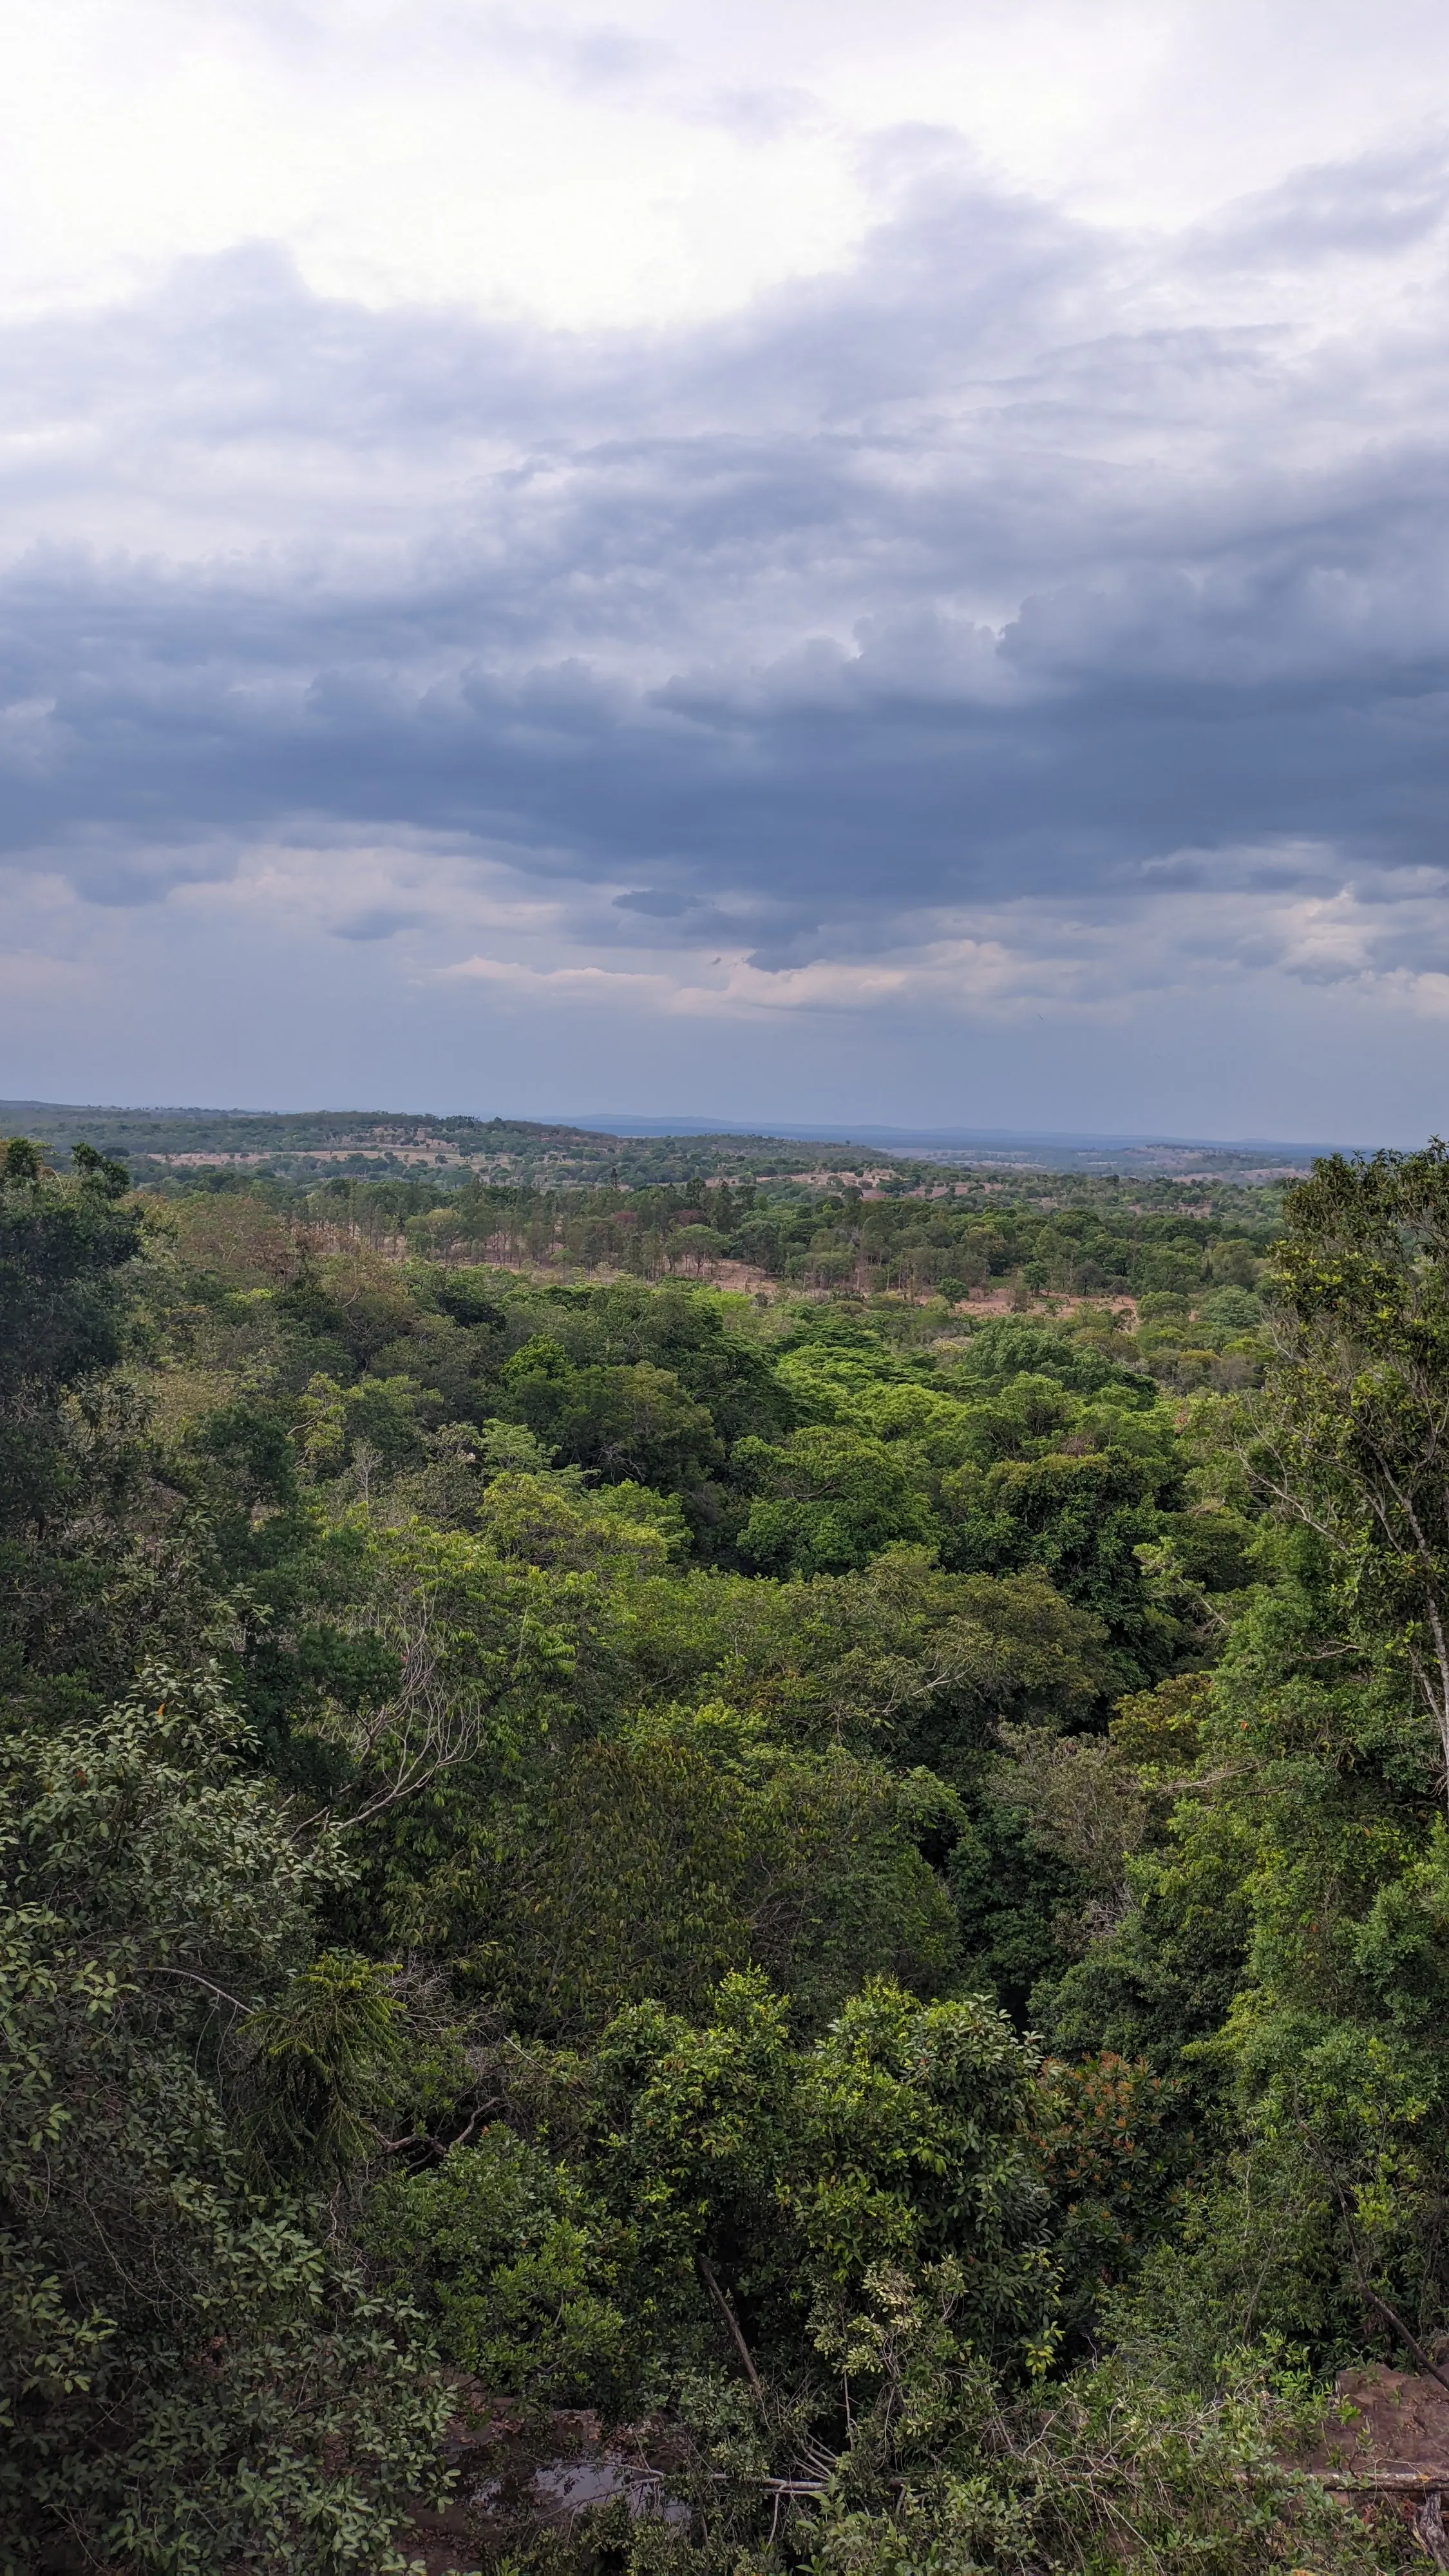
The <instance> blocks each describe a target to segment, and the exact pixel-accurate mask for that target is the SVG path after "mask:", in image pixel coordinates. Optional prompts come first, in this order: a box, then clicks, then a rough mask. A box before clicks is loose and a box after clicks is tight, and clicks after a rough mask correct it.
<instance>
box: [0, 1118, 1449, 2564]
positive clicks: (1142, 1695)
mask: <svg viewBox="0 0 1449 2576" xmlns="http://www.w3.org/2000/svg"><path fill="white" fill-rule="evenodd" d="M367 1189H370V1190H371V1191H372V1192H373V1195H372V1196H371V1197H370V1198H369V1197H367V1196H365V1195H360V1192H364V1191H365V1190H367ZM389 1190H391V1191H392V1192H393V1196H392V1198H391V1199H388V1197H387V1195H386V1194H387V1192H388V1191H389ZM410 1190H411V1191H413V1192H414V1196H413V1199H412V1200H411V1201H410V1200H409V1197H408V1195H407V1194H408V1192H409V1191H410ZM328 1191H330V1193H331V1194H330V1195H328ZM1068 1196H1069V1194H1067V1193H1065V1192H1064V1193H1063V1197H1064V1199H1066V1198H1068ZM646 1197H648V1198H650V1200H651V1204H650V1206H648V1207H643V1206H641V1204H640V1202H641V1201H642V1200H644V1199H645V1198H646ZM1040 1197H1041V1194H1040V1193H1038V1194H1037V1199H1036V1200H1034V1201H1032V1200H1020V1201H1013V1200H1012V1199H1011V1198H1010V1196H1009V1194H1005V1195H1003V1194H1001V1193H999V1192H998V1193H997V1194H996V1195H995V1196H993V1197H992V1198H991V1199H990V1201H989V1202H988V1201H987V1200H986V1198H985V1197H984V1196H982V1197H981V1198H980V1199H979V1200H978V1201H977V1202H976V1203H972V1202H971V1201H970V1199H969V1198H968V1200H967V1202H966V1203H964V1204H957V1203H955V1202H954V1201H953V1202H952V1203H950V1204H949V1205H947V1204H945V1203H943V1202H939V1201H933V1200H929V1199H915V1200H911V1199H908V1198H906V1197H904V1196H903V1195H899V1194H898V1195H897V1196H895V1197H891V1196H886V1197H883V1198H880V1199H877V1200H874V1201H871V1200H866V1199H863V1198H861V1197H859V1196H858V1195H857V1196H855V1197H851V1196H849V1195H848V1194H846V1193H840V1194H838V1195H836V1196H834V1197H832V1196H831V1195H830V1194H829V1192H828V1191H827V1192H824V1193H820V1192H817V1193H816V1194H815V1196H814V1198H813V1199H802V1200H801V1201H800V1203H799V1204H798V1205H793V1206H778V1207H772V1206H771V1205H769V1204H768V1203H767V1204H766V1205H765V1206H764V1207H763V1208H762V1207H761V1206H760V1204H759V1201H758V1197H757V1195H756V1194H755V1193H754V1192H753V1191H752V1190H751V1189H750V1188H748V1187H745V1186H741V1187H740V1188H738V1189H736V1188H735V1187H734V1186H733V1185H727V1186H722V1187H718V1188H716V1189H713V1190H712V1191H711V1193H710V1204H709V1208H708V1211H707V1215H706V1214H704V1213H701V1214H698V1215H691V1214H690V1211H689V1202H688V1199H687V1196H685V1195H683V1194H682V1191H681V1190H675V1191H672V1192H671V1191H668V1190H660V1191H658V1192H655V1193H652V1194H650V1193H646V1192H644V1191H636V1192H633V1193H625V1192H622V1191H621V1192H616V1193H611V1192H610V1191H608V1190H603V1191H598V1192H594V1193H584V1192H578V1193H573V1194H569V1193H556V1194H553V1195H552V1196H551V1197H545V1195H544V1194H542V1193H537V1192H524V1191H512V1192H510V1191H508V1190H506V1189H504V1190H497V1189H494V1190H490V1189H488V1188H485V1187H482V1186H473V1185H468V1186H466V1187H464V1188H463V1189H461V1190H458V1191H454V1192H452V1193H450V1194H447V1195H446V1196H442V1195H439V1194H437V1193H433V1194H432V1195H431V1196H429V1195H428V1194H427V1193H426V1192H421V1193H420V1192H419V1191H418V1189H417V1187H416V1185H414V1184H410V1183H407V1184H405V1183H377V1184H366V1185H363V1184H353V1183H350V1182H343V1183H341V1184H335V1185H328V1189H327V1190H324V1191H322V1192H312V1193H310V1194H308V1193H304V1194H302V1195H300V1196H299V1195H297V1194H294V1193H291V1192H288V1191H286V1190H283V1189H280V1188H279V1187H277V1186H274V1185H270V1184H266V1183H260V1184H258V1183H254V1182H253V1183H238V1182H237V1180H236V1179H235V1176H225V1175H212V1176H210V1178H209V1179H207V1180H205V1181H204V1182H201V1183H197V1184H195V1185H189V1186H187V1187H184V1188H173V1189H172V1190H171V1191H170V1193H169V1194H161V1193H158V1192H145V1191H142V1192H137V1191H135V1190H133V1189H132V1188H131V1186H130V1183H129V1178H128V1174H127V1172H126V1171H125V1170H124V1169H123V1168H122V1167H121V1166H120V1165H119V1164H117V1163H114V1162H111V1161H109V1160H107V1159H106V1158H105V1157H104V1156H103V1155H102V1154H100V1153H98V1152H95V1151H94V1150H91V1149H87V1148H84V1147H80V1148H77V1149H76V1151H75V1153H74V1155H73V1156H72V1159H71V1166H70V1168H69V1170H68V1171H67V1172H66V1173H65V1174H64V1175H63V1176H59V1177H58V1176H57V1175H56V1174H55V1172H53V1171H52V1170H50V1169H49V1168H48V1167H47V1165H46V1163H45V1161H44V1159H43V1157H42V1155H41V1154H40V1152H39V1151H38V1150H37V1149H36V1147H35V1146H34V1145H32V1144H29V1143H27V1142H26V1141H25V1140H24V1139H12V1140H11V1142H10V1143H9V1145H8V1147H7V1148H6V1149H5V1159H4V1166H3V1173H0V1710H3V1737H0V1747H3V1750H0V1782H3V1797H4V1802H5V1815H4V1827H3V1836H4V1839H3V1868H4V1872H5V1902H4V1914H3V1918H0V2014H3V2021H4V2055H3V2063H0V2303H3V2325H0V2420H3V2424H4V2444H3V2456H0V2564H3V2565H4V2566H5V2567H6V2568H7V2569H9V2570H11V2571H14V2572H15V2576H22V2571H23V2576H28V2571H30V2570H32V2569H60V2570H69V2569H76V2570H82V2569H94V2570H105V2571H110V2572H111V2576H142V2571H145V2576H151V2571H157V2576H159V2572H160V2571H168V2576H169V2571H177V2576H213V2571H227V2570H232V2569H237V2570H241V2569H259V2570H263V2571H283V2570H286V2571H292V2570H296V2571H314V2570H315V2571H325V2570H342V2569H371V2570H376V2571H383V2570H387V2569H400V2568H401V2567H403V2566H404V2565H406V2564H407V2563H408V2561H409V2558H410V2556H411V2555H412V2554H413V2553H414V2552H416V2551H418V2550H420V2548H421V2546H422V2542H421V2538H420V2536H419V2535H420V2529H421V2525H420V2522H419V2516H420V2515H422V2514H423V2512H424V2508H425V2505H426V2502H427V2500H428V2499H430V2498H432V2499H434V2500H437V2499H439V2498H441V2497H443V2496H445V2495H446V2492H447V2488H448V2479H449V2475H450V2470H449V2459H450V2456H451V2453H450V2448H449V2444H448V2442H447V2440H446V2439H445V2435H446V2433H447V2429H448V2427H449V2426H450V2425H451V2426H453V2427H454V2428H455V2430H456V2427H457V2425H458V2424H460V2423H462V2424H464V2425H465V2426H466V2425H467V2424H468V2423H469V2422H470V2421H472V2422H475V2423H478V2422H481V2423H484V2424H485V2425H486V2423H487V2422H488V2421H489V2420H490V2411H491V2416H492V2417H497V2416H498V2415H499V2412H500V2410H502V2411H503V2413H505V2414H506V2416H507V2420H508V2422H509V2423H510V2424H511V2425H513V2426H514V2427H518V2426H525V2427H526V2426H529V2425H533V2426H545V2427H546V2426H547V2424H548V2423H549V2422H550V2421H552V2420H554V2419H555V2418H556V2417H558V2416H559V2415H560V2414H561V2412H563V2411H565V2410H579V2409H587V2410H592V2412H593V2414H594V2415H596V2416H597V2418H598V2419H599V2420H600V2422H601V2423H602V2425H603V2426H604V2427H605V2429H606V2431H607V2430H608V2429H609V2428H620V2427H628V2428H630V2431H629V2434H628V2440H629V2441H630V2442H631V2443H632V2444H633V2445H634V2446H635V2448H636V2450H637V2451H638V2452H639V2453H640V2454H641V2455H647V2457H648V2458H649V2459H650V2460H651V2461H652V2462H654V2463H656V2464H658V2480H657V2485H658V2488H659V2491H660V2492H662V2493H663V2494H664V2495H665V2496H666V2497H667V2498H668V2500H669V2510H668V2511H667V2512H664V2513H660V2512H654V2513H644V2514H638V2513H631V2511H630V2510H629V2508H628V2503H627V2500H626V2499H625V2498H624V2497H622V2496H619V2497H616V2498H615V2499H614V2500H613V2501H611V2502H605V2503H603V2504H601V2505H600V2506H599V2507H598V2509H597V2510H594V2511H591V2512H585V2513H582V2514H580V2515H577V2516H575V2517H573V2518H571V2519H567V2520H565V2521H555V2522H551V2523H537V2522H536V2523H533V2524H530V2523H529V2522H528V2521H527V2520H526V2519H521V2520H517V2521H516V2522H515V2523H514V2524H512V2525H510V2526H509V2527H508V2529H507V2531H506V2533H504V2535H503V2537H502V2538H500V2537H499V2533H498V2530H497V2528H495V2527H494V2526H492V2525H489V2526H488V2527H486V2528H484V2527H481V2526H480V2530H479V2534H478V2541H477V2546H478V2549H479V2550H481V2551H482V2552H483V2553H484V2555H485V2556H486V2555H488V2554H489V2553H490V2552H491V2554H492V2557H493V2559H494V2561H495V2562H496V2563H498V2564H500V2566H501V2565H503V2564H505V2563H506V2565H507V2566H508V2568H509V2570H510V2571H512V2570H515V2569H525V2568H526V2569H529V2570H530V2571H532V2570H537V2571H538V2576H595V2571H598V2576H604V2571H606V2570H607V2571H609V2576H616V2571H617V2576H624V2571H626V2570H627V2571H629V2576H634V2571H638V2576H646V2571H647V2576H655V2571H661V2576H662V2571H664V2570H666V2569H668V2570H671V2571H672V2570H675V2569H677V2570H678V2571H679V2576H696V2571H697V2576H736V2571H739V2576H743V2572H744V2571H746V2570H749V2571H751V2576H754V2571H760V2576H764V2571H771V2576H774V2571H777V2570H778V2571H780V2576H788V2572H789V2571H794V2570H797V2569H800V2570H805V2569H808V2570H810V2571H811V2576H905V2571H907V2570H912V2571H913V2570H915V2569H917V2568H920V2569H923V2570H925V2569H929V2570H932V2571H936V2570H939V2571H941V2576H947V2572H948V2571H950V2576H955V2571H958V2570H959V2571H961V2576H967V2572H968V2571H970V2570H972V2569H981V2570H991V2571H1000V2576H1028V2571H1043V2570H1058V2569H1061V2570H1072V2571H1080V2576H1088V2571H1090V2576H1108V2572H1109V2571H1113V2570H1122V2571H1126V2570H1128V2569H1132V2570H1136V2569H1139V2568H1155V2569H1163V2570H1172V2571H1178V2570H1182V2571H1186V2570H1188V2569H1189V2568H1191V2569H1194V2570H1197V2569H1202V2570H1207V2571H1212V2576H1218V2571H1222V2576H1230V2571H1243V2576H1247V2571H1250V2570H1257V2569H1262V2568H1271V2567H1274V2566H1281V2567H1282V2568H1284V2569H1289V2568H1294V2567H1300V2568H1301V2567H1303V2566H1311V2567H1312V2568H1314V2569H1315V2570H1319V2571H1323V2576H1327V2571H1329V2570H1340V2571H1343V2576H1349V2571H1354V2570H1368V2569H1375V2568H1389V2567H1396V2566H1398V2565H1400V2564H1408V2563H1409V2561H1410V2559H1411V2558H1412V2556H1413V2554H1414V2541H1413V2535H1412V2533H1411V2532H1410V2531H1409V2530H1408V2529H1407V2528H1406V2527H1405V2526H1404V2525H1403V2524H1402V2523H1401V2522H1400V2521H1399V2520H1398V2519H1397V2518H1396V2517H1395V2516H1393V2515H1391V2514H1388V2515H1385V2514H1381V2515H1380V2516H1379V2517H1378V2519H1377V2520H1375V2519H1374V2517H1373V2516H1372V2515H1371V2514H1370V2515H1363V2514H1360V2513H1356V2512H1353V2511H1350V2510H1347V2509H1346V2508H1345V2507H1344V2506H1343V2504H1341V2503H1340V2502H1337V2501H1335V2500H1334V2498H1333V2496H1332V2495H1330V2494H1328V2493H1326V2492H1325V2491H1324V2490H1323V2488H1322V2486H1321V2485H1320V2484H1319V2483H1317V2482H1315V2481H1314V2480H1313V2479H1311V2478H1309V2477H1307V2476H1305V2475H1304V2474H1302V2473H1301V2472H1299V2471H1298V2470H1296V2469H1294V2468H1293V2467H1292V2465H1291V2462H1292V2461H1293V2459H1294V2458H1295V2457H1296V2456H1299V2455H1302V2454H1303V2453H1304V2451H1305V2448H1306V2446H1308V2445H1310V2444H1311V2443H1312V2441H1313V2440H1314V2439H1315V2438H1318V2437H1319V2436H1321V2434H1322V2431H1323V2427H1324V2424H1325V2420H1326V2419H1327V2418H1331V2412H1332V2407H1331V2398H1330V2396H1329V2394H1328V2392H1329V2390H1330V2388H1331V2380H1332V2374H1333V2373H1334V2371H1335V2370H1336V2369H1337V2368H1338V2367H1340V2366H1341V2365H1342V2364H1343V2363H1345V2362H1347V2361H1350V2360H1352V2359H1354V2358H1362V2357H1374V2356H1377V2357H1378V2358H1381V2359H1385V2360H1387V2359H1394V2360H1399V2361H1403V2360H1407V2361H1409V2362H1410V2364H1411V2365H1422V2364H1424V2363H1425V2362H1426V2361H1427V2362H1432V2361H1433V2358H1434V2355H1435V2351H1436V2343H1437V2338H1438V2337H1439V2335H1440V2334H1441V2332H1442V2331H1443V2330H1444V2329H1445V2327H1446V2325H1449V2315H1446V2302H1449V2281H1446V2277H1445V2276H1446V2271H1449V2229H1446V2218H1449V2088H1446V2075H1445V2069H1446V2065H1449V2048H1446V2042H1449V1840H1446V1832H1445V1821H1444V1801H1445V1775H1446V1758H1449V1481H1446V1477H1445V1473H1444V1463H1443V1457H1442V1451H1443V1446H1444V1443H1445V1440H1446V1437H1449V1429H1446V1426H1449V1156H1446V1154H1445V1152H1444V1151H1443V1149H1441V1148H1439V1147H1437V1146H1436V1147H1432V1148H1430V1149H1428V1150H1427V1151H1426V1152H1425V1153H1423V1154H1420V1155H1414V1156H1407V1157H1404V1156H1381V1157H1378V1158H1376V1159H1374V1160H1372V1161H1370V1162H1366V1163H1356V1164H1355V1163H1347V1162H1343V1161H1327V1162H1324V1163H1322V1164H1320V1165H1319V1166H1318V1167H1317V1168H1316V1169H1315V1172H1314V1174H1313V1177H1312V1178H1311V1179H1309V1180H1308V1181H1306V1182H1304V1183H1303V1184H1301V1185H1300V1186H1298V1187H1296V1188H1294V1189H1292V1190H1290V1191H1289V1192H1288V1194H1287V1198H1286V1204H1285V1207H1284V1210H1283V1216H1282V1222H1281V1227H1279V1226H1278V1225H1277V1224H1276V1223H1275V1221H1274V1212H1273V1211H1272V1210H1271V1209H1269V1208H1268V1207H1267V1205H1266V1203H1264V1204H1263V1212H1262V1213H1261V1214H1260V1215H1257V1216H1254V1215H1252V1214H1251V1213H1244V1211H1243V1209H1241V1208H1238V1207H1234V1208H1231V1209H1229V1210H1228V1211H1227V1212H1223V1211H1221V1210H1219V1211H1218V1212H1217V1213H1211V1212H1209V1213H1206V1214H1204V1213H1202V1212H1198V1213H1191V1212H1189V1211H1188V1210H1187V1209H1186V1208H1185V1207H1184V1206H1183V1205H1181V1204H1180V1203H1179V1204H1169V1205H1167V1206H1166V1207H1164V1206H1162V1205H1158V1206H1156V1207H1152V1206H1147V1207H1141V1208H1137V1209H1135V1210H1134V1209H1133V1208H1130V1207H1128V1206H1126V1205H1125V1204H1123V1202H1122V1199H1121V1196H1120V1194H1118V1196H1117V1197H1116V1198H1112V1197H1111V1196H1110V1194H1109V1193H1106V1192H1105V1191H1104V1192H1101V1193H1099V1194H1098V1197H1097V1198H1096V1199H1095V1200H1094V1199H1093V1197H1092V1193H1091V1191H1090V1189H1088V1190H1085V1191H1082V1192H1079V1193H1077V1195H1076V1201H1075V1203H1074V1204H1064V1205H1061V1206H1057V1207H1052V1206H1044V1205H1042V1204H1040ZM625 1200H630V1201H631V1202H632V1204H631V1205H628V1206H626V1205H625V1204H624V1202H625ZM654 1200H657V1201H658V1202H659V1204H658V1206H654V1205H653V1201H654ZM626 1216H628V1217H632V1218H633V1219H634V1220H635V1221H634V1222H633V1223H627V1224H626V1223H624V1222H623V1221H622V1220H623V1218H624V1217H626ZM656 1220H657V1221H656ZM692 1226H694V1227H697V1228H698V1229H701V1230H704V1231H709V1232H711V1233H712V1234H713V1236H715V1237H716V1238H718V1241H717V1242H716V1243H713V1244H706V1243H702V1242H700V1241H699V1240H698V1239H696V1241H695V1242H694V1244H693V1245H692V1246H691V1245H690V1244H689V1243H688V1242H686V1241H685V1240H684V1238H685V1237H687V1236H688V1234H689V1232H690V1229H691V1227H692ZM530 1227H532V1229H533V1231H532V1234H531V1235H530V1231H529V1229H530ZM591 1227H592V1228H594V1229H595V1230H594V1231H593V1232H592V1233H591V1232H590V1231H589V1229H590V1228H591ZM510 1229H511V1231H510ZM571 1229H572V1230H573V1231H570V1230H571ZM651 1245H652V1246H653V1247H654V1248H653V1249H652V1250H651V1249H649V1247H650V1246H651ZM731 1246H734V1247H736V1249H734V1250H732V1249H731V1248H730V1247H731ZM736 1259H737V1260H739V1261H742V1262H748V1263H749V1264H751V1265H752V1268H753V1272H754V1273H755V1274H757V1275H758V1277H759V1278H762V1279H765V1280H766V1281H768V1282H770V1283H771V1285H770V1286H769V1287H768V1288H766V1289H759V1288H735V1287H724V1286H721V1285H719V1284H717V1280H716V1278H715V1277H712V1276H711V1273H712V1272H713V1273H715V1274H718V1273H719V1272H720V1270H721V1267H722V1265H724V1264H725V1263H727V1262H728V1261H730V1260H736ZM590 1272H592V1273H593V1274H594V1275H588V1274H589V1273H590ZM992 1283H997V1286H998V1288H999V1289H1000V1291H1001V1292H1002V1293H1000V1294H999V1295H998V1296H997V1297H996V1298H995V1299H994V1300H993V1301H992V1304H991V1306H990V1307H989V1308H988V1307H987V1306H986V1304H985V1302H984V1300H985V1298H986V1297H987V1296H989V1295H990V1291H991V1284H992ZM973 1290H974V1291H976V1292H977V1293H976V1299H975V1303H974V1305H973V1297H972V1292H973ZM1084 1299H1085V1300H1086V1301H1087V1302H1085V1303H1084V1302H1082V1301H1083V1300H1084ZM621 2438H622V2436H621ZM457 2563H458V2564H459V2565H469V2564H475V2565H476V2564H478V2563H479V2558H478V2556H477V2555H474V2556H473V2557H469V2556H467V2555H466V2554H465V2555H464V2556H461V2557H460V2558H459V2559H458V2560H457Z"/></svg>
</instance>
